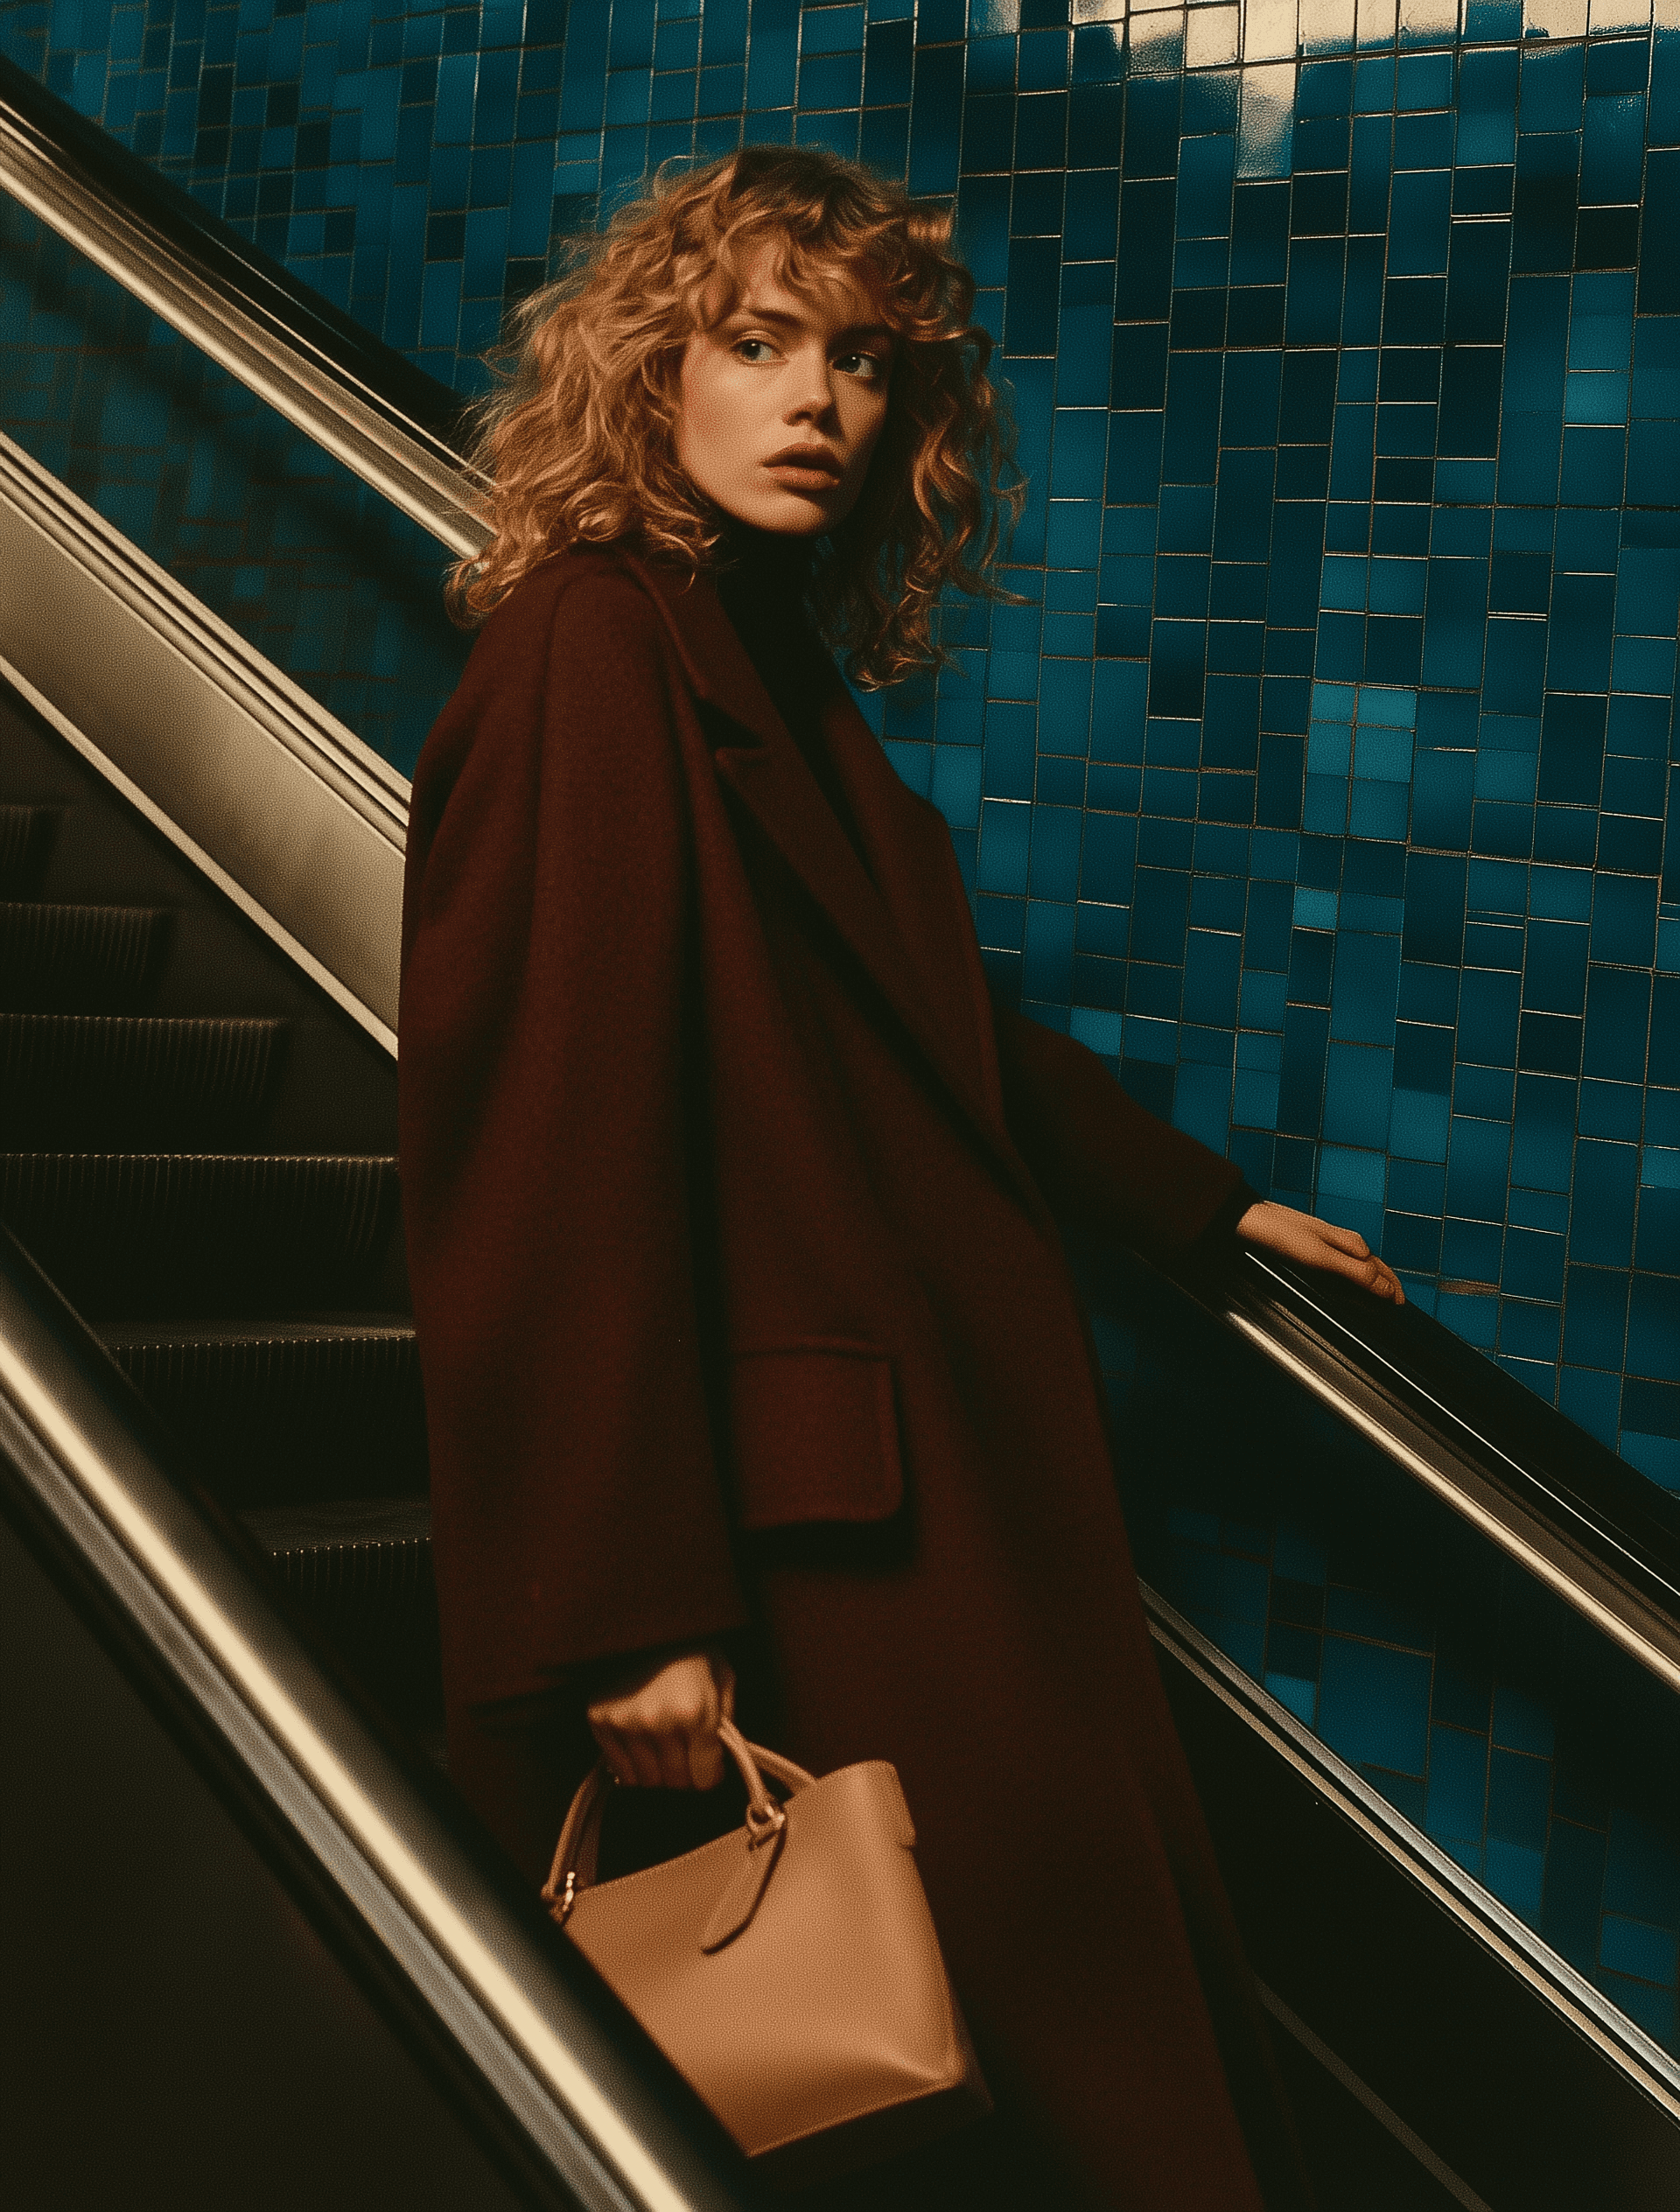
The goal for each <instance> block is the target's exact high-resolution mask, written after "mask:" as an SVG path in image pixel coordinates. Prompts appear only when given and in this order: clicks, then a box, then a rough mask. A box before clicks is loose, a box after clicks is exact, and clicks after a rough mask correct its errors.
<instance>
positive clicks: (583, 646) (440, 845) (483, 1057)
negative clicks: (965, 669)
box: [399, 564, 747, 1703]
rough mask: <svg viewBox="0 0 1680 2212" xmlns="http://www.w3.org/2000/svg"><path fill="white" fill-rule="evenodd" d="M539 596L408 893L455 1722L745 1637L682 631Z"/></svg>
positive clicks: (414, 1149) (474, 691) (411, 1185)
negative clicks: (607, 1670)
mask: <svg viewBox="0 0 1680 2212" xmlns="http://www.w3.org/2000/svg"><path fill="white" fill-rule="evenodd" d="M580 565H582V564H580ZM542 578H543V572H542V571H538V572H537V573H536V575H535V577H533V578H531V579H528V581H527V583H526V584H524V585H522V586H521V587H520V590H519V591H518V592H516V593H515V594H514V597H513V598H510V599H509V601H508V602H507V604H506V606H504V607H503V608H502V609H500V610H498V613H497V614H496V615H495V616H494V617H493V618H492V622H491V624H490V625H489V626H487V627H486V632H485V634H484V635H483V636H482V637H481V638H480V640H479V645H478V648H476V649H475V653H474V655H473V662H472V665H471V666H470V667H469V669H468V674H467V677H466V678H465V680H464V682H463V685H462V688H461V690H460V691H459V692H458V694H457V697H456V700H455V702H453V703H452V704H451V708H450V709H448V710H446V711H445V715H444V719H443V720H442V721H441V722H440V723H439V725H438V726H437V730H436V731H435V732H433V735H432V737H431V739H429V740H428V743H427V747H426V752H425V753H424V754H423V758H422V760H421V763H420V767H419V769H418V772H417V774H416V787H415V805H414V815H413V828H412V830H411V833H410V845H409V866H408V879H407V885H406V890H405V898H404V931H403V935H404V964H403V979H402V1003H401V1010H400V1037H401V1058H400V1075H399V1092H400V1126H401V1146H402V1187H403V1204H404V1215H405V1223H406V1229H407V1236H408V1243H409V1268H410V1274H411V1278H412V1283H413V1288H414V1302H415V1315H416V1333H417V1336H418V1341H419V1346H420V1354H421V1368H422V1373H423V1379H424V1384H425V1391H426V1404H427V1421H428V1429H429V1432H430V1440H431V1450H432V1494H433V1524H434V1532H435V1545H436V1550H437V1570H438V1590H439V1600H440V1609H441V1612H442V1616H443V1628H444V1672H445V1686H446V1688H447V1689H448V1691H449V1693H450V1696H451V1702H455V1703H462V1702H466V1703H476V1702H481V1701H486V1700H491V1699H498V1698H509V1697H514V1696H521V1695H524V1694H527V1693H528V1692H530V1691H534V1690H537V1689H541V1688H542V1687H544V1686H547V1685H549V1684H555V1683H556V1682H562V1683H567V1682H575V1681H576V1680H577V1678H579V1677H580V1676H582V1675H585V1674H586V1673H587V1672H588V1671H589V1670H591V1669H597V1668H598V1663H599V1662H601V1661H602V1660H603V1659H604V1658H606V1657H608V1656H611V1655H613V1654H618V1653H630V1652H639V1651H641V1650H643V1649H648V1648H649V1647H654V1646H660V1645H666V1644H671V1643H676V1642H684V1641H689V1640H693V1641H699V1640H701V1639H704V1638H707V1637H711V1636H712V1635H718V1634H719V1633H722V1632H724V1631H726V1630H728V1629H730V1628H734V1627H738V1626H739V1625H741V1624H743V1623H744V1622H745V1621H746V1617H747V1616H746V1610H745V1608H744V1606H743V1603H742V1598H741V1593H740V1588H739V1582H738V1579H737V1577H736V1573H735V1570H734V1565H733V1560H732V1547H731V1538H730V1529H729V1523H728V1515H727V1510H726V1508H725V1502H724V1498H723V1494H722V1488H721V1485H720V1482H719V1481H718V1473H717V1468H716V1465H715V1461H714V1453H713V1444H712V1435H711V1423H710V1419H709V1414H708V1398H707V1391H706V1388H705V1373H704V1369H705V1360H704V1349H703V1341H702V1332H701V1328H700V1327H699V1315H698V1313H697V1291H696V1281H695V1255H694V1241H695V1240H694V1233H693V1223H692V1220H691V1209H690V1200H691V1197H692V1195H693V1186H694V1183H695V1181H696V1178H697V1172H698V1169H699V1163H700V1157H701V1156H700V1152H699V1151H698V1149H697V1138H696V1137H695V1134H694V1129H695V1126H696V1124H695V1123H694V1119H693V1116H692V1112H691V1109H692V1107H693V1104H694V1084H695V1082H696V1070H695V1068H694V1065H693V1061H694V1056H695V1052H694V1048H695V1046H696V1043H697V1036H698V1029H697V1020H696V1017H695V1006H696V991H697V968H696V965H695V961H694V950H695V949H694V945H693V923H692V919H691V916H692V911H693V883H692V866H693V864H692V859H691V841H690V835H689V822H688V813H687V801H686V790H685V786H684V783H683V775H682V766H681V756H680V753H679V746H678V739H677V732H676V718H675V713H674V707H673V698H672V694H671V690H670V682H669V676H668V673H667V668H666V662H665V659H664V653H663V648H662V634H661V631H660V628H659V625H658V620H657V616H656V613H655V610H654V609H653V607H652V606H651V605H650V604H649V602H648V600H647V598H645V597H644V595H643V594H642V593H641V591H640V590H639V589H638V588H637V587H636V585H635V584H634V583H633V582H631V581H630V580H629V579H628V578H627V577H623V576H622V575H621V574H614V573H613V572H611V571H606V572H604V571H602V570H598V569H596V570H590V569H589V568H587V567H586V566H585V567H584V568H583V573H582V574H581V575H580V576H578V577H577V578H576V579H575V580H572V581H570V583H563V584H562V585H561V587H560V588H559V589H558V590H557V591H556V588H555V586H554V584H553V582H552V578H551V576H550V578H549V582H548V583H547V584H546V585H545V586H544V585H543V584H542ZM540 587H541V588H540Z"/></svg>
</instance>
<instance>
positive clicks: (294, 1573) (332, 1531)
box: [240, 1497, 431, 1628]
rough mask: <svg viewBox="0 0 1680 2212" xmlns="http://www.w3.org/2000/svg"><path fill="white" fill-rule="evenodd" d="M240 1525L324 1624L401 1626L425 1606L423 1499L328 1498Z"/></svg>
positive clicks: (246, 1516)
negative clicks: (348, 1620) (386, 1619)
mask: <svg viewBox="0 0 1680 2212" xmlns="http://www.w3.org/2000/svg"><path fill="white" fill-rule="evenodd" d="M240 1518H241V1520H242V1521H243V1523H245V1526H246V1527H247V1528H248V1530H250V1531H251V1533H252V1535H253V1536H255V1537H256V1538H257V1540H258V1542H259V1543H260V1544H262V1547H263V1549H264V1551H267V1553H268V1554H269V1558H271V1559H272V1560H273V1561H274V1563H275V1565H276V1566H277V1567H278V1568H279V1570H280V1572H281V1573H282V1574H283V1576H284V1577H285V1579H286V1581H287V1583H288V1585H289V1586H290V1587H291V1588H292V1589H294V1590H296V1591H297V1592H298V1593H299V1594H300V1595H301V1596H303V1597H304V1598H306V1599H307V1600H309V1601H310V1604H311V1610H313V1611H317V1612H319V1613H320V1614H323V1615H324V1616H332V1615H337V1614H345V1615H346V1616H351V1615H353V1617H354V1618H355V1620H356V1621H358V1622H359V1623H360V1625H362V1626H363V1627H364V1628H373V1627H374V1626H375V1625H376V1624H377V1622H378V1621H379V1619H380V1617H381V1615H385V1614H388V1615H390V1616H392V1617H393V1618H395V1617H403V1618H406V1617H407V1616H408V1615H409V1614H410V1613H412V1612H413V1610H414V1609H415V1607H416V1605H421V1606H423V1605H425V1604H428V1603H430V1599H431V1509H430V1505H429V1504H428V1503H427V1502H426V1500H425V1499H424V1498H415V1497H408V1498H335V1499H332V1500H328V1501H324V1502H322V1503H320V1504H318V1505H314V1506H277V1507H269V1508H265V1509H259V1510H257V1511H254V1512H246V1513H242V1515H241V1516H240Z"/></svg>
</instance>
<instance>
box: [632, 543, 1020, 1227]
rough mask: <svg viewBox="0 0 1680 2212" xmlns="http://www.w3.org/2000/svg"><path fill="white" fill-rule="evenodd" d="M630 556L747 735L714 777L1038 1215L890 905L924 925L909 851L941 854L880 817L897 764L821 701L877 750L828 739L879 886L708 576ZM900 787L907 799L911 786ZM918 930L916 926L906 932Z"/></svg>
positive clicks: (831, 717) (723, 753)
mask: <svg viewBox="0 0 1680 2212" xmlns="http://www.w3.org/2000/svg"><path fill="white" fill-rule="evenodd" d="M627 566H629V567H630V568H632V569H634V571H635V573H636V575H637V577H638V578H639V579H640V581H641V583H642V584H643V585H644V587H645V588H646V589H647V590H648V591H649V592H650V594H651V595H652V597H653V598H654V600H655V604H656V605H657V606H659V607H660V609H661V610H662V613H663V614H664V616H665V619H666V621H667V623H668V625H669V628H670V631H671V634H672V636H673V637H674V639H675V641H676V646H677V648H678V651H679V652H680V654H681V655H682V657H683V664H684V668H685V669H686V671H687V674H688V676H689V680H690V683H692V685H693V687H694V690H695V691H696V693H697V695H698V697H701V698H702V699H704V700H705V701H706V702H707V704H709V705H711V707H713V708H715V709H716V710H717V711H718V712H720V713H721V714H723V715H725V716H727V717H728V718H729V720H730V721H731V722H732V724H733V725H735V727H736V729H737V730H739V732H740V733H741V737H742V739H743V740H744V741H743V742H740V743H735V744H729V743H725V744H723V745H720V746H718V748H717V752H716V759H717V763H718V774H720V775H721V776H722V777H723V778H724V779H725V781H727V782H728V783H729V784H730V786H731V787H732V789H733V790H734V791H735V792H736V793H737V795H739V798H740V799H741V801H742V802H743V804H744V805H746V808H747V809H749V811H750V812H751V813H752V815H753V817H754V819H755V820H756V821H757V823H759V826H760V829H762V830H763V831H764V832H765V834H766V836H767V837H769V839H770V840H771V842H772V843H773V844H774V845H775V847H776V849H777V850H778V851H780V852H781V856H782V858H784V860H786V861H787V863H788V866H789V867H790V868H791V869H792V870H793V871H794V872H795V875H796V876H797V877H798V878H799V879H800V881H801V882H802V884H803V885H804V886H805V888H806V889H807V891H808V892H809V893H810V895H811V897H812V898H813V899H814V900H816V903H817V905H818V906H819V907H821V908H822V909H823V913H824V914H827V916H828V917H829V920H830V921H831V922H832V923H833V925H834V927H835V928H836V929H837V931H838V933H839V935H841V937H842V938H843V939H844V942H845V943H846V944H847V945H848V946H849V947H850V949H851V951H852V953H853V954H854V955H855V956H856V957H857V959H858V962H859V963H861V964H862V966H863V968H864V969H865V972H866V973H867V974H868V976H869V977H870V979H871V981H872V983H873V984H874V985H875V987H876V989H877V990H878V991H879V992H880V994H881V996H882V998H885V999H886V1003H887V1005H889V1006H890V1007H891V1008H892V1010H893V1014H894V1015H895V1016H896V1017H897V1019H898V1022H899V1024H900V1026H901V1028H902V1029H903V1030H904V1031H905V1033H907V1035H908V1037H909V1038H910V1040H911V1041H912V1043H913V1044H914V1046H915V1047H916V1049H917V1051H918V1052H919V1053H920V1054H921V1058H922V1059H923V1060H924V1061H925V1062H926V1063H927V1064H928V1067H929V1068H931V1069H932V1071H933V1072H934V1074H935V1075H936V1076H937V1077H938V1079H939V1082H940V1083H941V1086H942V1089H944V1090H945V1092H946V1094H947V1095H948V1096H949V1099H950V1100H951V1103H953V1104H954V1105H955V1106H956V1108H957V1109H958V1110H959V1111H960V1113H961V1114H962V1117H963V1120H964V1121H965V1122H966V1123H967V1124H969V1126H970V1128H971V1130H972V1131H974V1133H975V1134H976V1135H977V1137H978V1138H980V1139H981V1140H982V1142H983V1143H984V1146H985V1149H986V1150H987V1152H989V1153H990V1155H991V1157H992V1159H994V1160H995V1161H996V1162H997V1164H998V1166H1000V1167H1001V1168H1002V1169H1003V1170H1004V1172H1005V1175H1006V1177H1007V1179H1008V1180H1009V1182H1010V1184H1011V1187H1012V1188H1013V1189H1014V1190H1015V1191H1016V1193H1017V1194H1018V1195H1019V1196H1020V1197H1021V1198H1022V1200H1023V1201H1024V1202H1025V1203H1026V1205H1027V1207H1028V1208H1029V1210H1030V1211H1031V1212H1032V1213H1033V1215H1034V1216H1035V1217H1036V1216H1038V1215H1040V1213H1041V1211H1042V1209H1043V1205H1044V1201H1043V1198H1042V1194H1040V1191H1039V1189H1038V1186H1037V1185H1036V1184H1035V1183H1034V1182H1033V1179H1032V1176H1031V1174H1030V1173H1029V1172H1028V1171H1027V1169H1026V1165H1025V1163H1024V1162H1023V1161H1022V1159H1021V1158H1020V1155H1019V1152H1017V1151H1016V1150H1015V1147H1014V1145H1012V1142H1011V1141H1010V1138H1009V1135H1008V1132H1007V1131H1006V1129H1005V1127H1004V1125H1003V1122H1002V1117H1001V1115H1000V1114H999V1113H998V1111H997V1110H994V1109H993V1108H992V1107H991V1104H990V1103H989V1101H988V1099H987V1097H986V1095H985V1089H984V1086H983V1083H982V1082H981V1079H980V1075H979V1070H978V1068H977V1067H976V1066H972V1065H970V1060H971V1057H972V1056H971V1055H964V1054H962V1053H960V1052H959V1050H958V1048H957V1046H956V1040H955V1039H954V1038H953V1037H951V1036H949V1035H948V1034H947V1033H946V1031H945V1029H944V1027H943V1026H942V1024H941V1023H939V1022H938V1021H936V1020H935V1018H934V1015H933V1011H932V1005H931V997H932V994H931V992H930V990H929V981H928V977H927V976H926V975H924V974H923V973H922V972H921V970H918V968H917V967H916V966H915V965H914V963H912V961H911V960H910V958H909V956H908V955H907V952H906V949H905V938H904V936H903V935H900V928H899V927H898V926H897V924H896V923H895V920H894V914H895V911H897V912H898V914H899V918H900V921H903V922H904V923H906V924H907V925H909V924H912V923H917V924H919V923H920V921H921V913H922V912H923V911H925V908H926V903H927V897H926V894H927V886H925V885H923V884H922V883H921V882H920V881H912V880H910V879H909V872H908V871H907V868H906V865H905V862H906V859H907V858H910V859H912V860H914V859H917V858H921V859H922V860H923V861H924V865H925V867H926V868H927V869H928V871H931V869H932V867H933V866H934V865H935V862H936V860H937V858H938V856H936V855H933V854H928V855H926V856H921V855H915V854H912V855H909V856H906V855H905V853H904V852H903V851H902V846H903V839H902V837H901V836H894V835H893V834H892V830H891V829H890V828H889V825H888V822H887V819H886V816H887V807H886V798H887V797H888V796H890V795H886V794H885V793H884V791H883V789H882V788H879V784H880V780H881V779H884V778H893V777H894V771H893V767H892V766H891V764H890V763H889V762H888V761H887V760H886V756H885V755H884V754H882V753H881V752H880V748H879V746H877V745H876V744H875V740H874V738H873V736H872V733H871V732H869V731H868V730H867V727H866V725H863V724H862V721H861V718H857V711H856V709H855V707H853V706H852V705H851V700H850V698H849V697H837V699H836V700H835V701H834V702H833V703H832V704H830V706H829V708H828V709H827V710H826V711H825V716H824V719H825V724H826V725H828V726H829V728H830V730H833V729H834V727H835V724H836V721H837V718H839V717H842V716H844V717H846V718H848V719H850V718H857V719H858V725H859V728H860V729H861V730H862V732H863V734H864V735H865V736H866V737H867V738H868V739H869V747H870V751H871V753H872V754H873V755H874V756H875V759H874V760H872V761H864V760H861V759H860V758H859V748H858V746H856V745H848V744H844V743H843V744H841V745H840V746H837V747H836V748H835V751H836V757H837V766H838V767H839V769H840V773H841V775H842V777H843V780H844V782H845V785H846V789H847V794H848V796H849V797H850V798H851V800H852V801H853V802H854V811H855V813H856V816H857V818H858V828H859V830H860V831H861V833H862V835H863V837H864V841H865V845H866V847H867V848H868V851H869V855H870V858H871V861H872V864H873V865H874V867H875V872H876V877H877V883H879V889H878V888H877V884H876V883H872V882H871V881H870V879H869V876H868V875H867V874H866V873H865V870H864V868H863V867H862V865H860V864H859V861H858V856H857V854H856V853H855V852H854V851H853V850H852V847H851V840H850V839H849V838H848V837H847V836H846V834H845V831H844V830H843V829H842V828H841V826H840V824H839V823H838V822H837V820H836V819H835V816H834V811H833V809H832V808H831V807H830V805H829V802H828V801H827V799H826V798H825V797H824V796H823V790H822V788H821V786H820V785H819V784H818V782H817V781H816V777H815V776H814V775H813V774H811V771H810V769H809V767H807V766H806V764H805V760H804V756H803V755H802V753H801V752H800V750H799V747H798V746H796V745H795V742H794V740H793V738H792V736H791V735H790V734H789V732H788V726H787V725H786V724H785V723H784V722H783V720H782V718H781V715H780V714H779V713H778V712H777V711H776V709H775V706H774V704H773V702H772V700H771V698H770V696H769V694H768V692H767V690H765V688H764V685H763V683H761V682H760V678H759V675H758V671H757V670H756V669H754V667H753V663H752V661H751V660H750V659H749V657H748V655H747V653H746V648H745V647H744V646H743V645H742V644H741V641H740V640H739V637H738V636H737V635H736V634H735V629H734V626H733V625H732V623H731V621H730V620H729V617H728V615H727V614H726V613H725V612H724V607H723V603H722V601H721V600H720V599H719V598H718V593H717V591H716V589H715V588H714V587H713V585H712V584H711V583H710V582H709V581H708V579H706V578H705V577H698V576H697V577H694V579H693V581H692V582H688V581H687V580H686V579H685V578H684V577H682V576H681V575H679V574H678V573H677V572H676V571H675V570H670V569H665V568H661V567H659V566H656V565H655V564H654V563H648V562H643V561H639V560H634V559H633V560H630V561H628V562H627ZM894 781H896V778H894ZM901 796H904V797H906V798H907V795H902V794H901ZM893 827H894V828H895V827H896V825H893ZM917 934H919V933H918V932H917V931H914V930H913V932H912V935H913V936H914V935H917Z"/></svg>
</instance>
